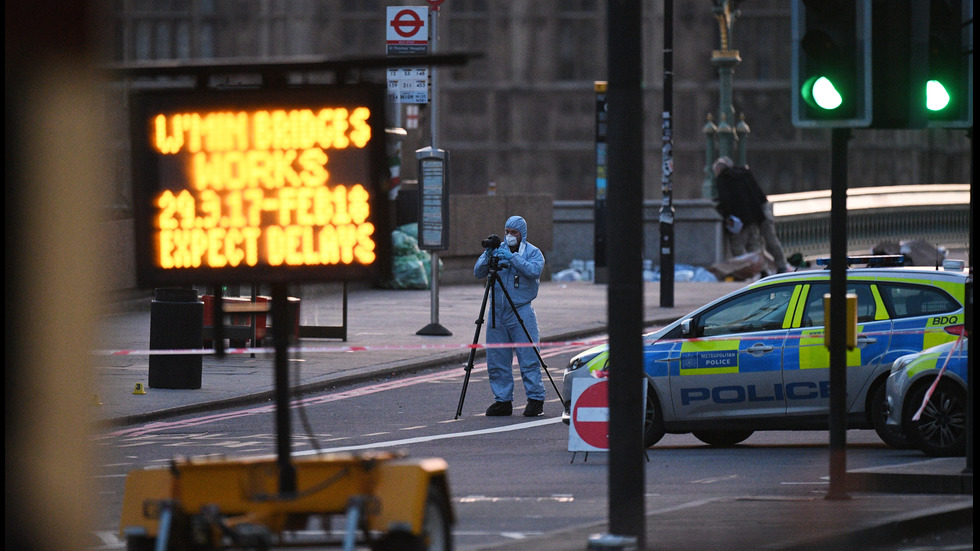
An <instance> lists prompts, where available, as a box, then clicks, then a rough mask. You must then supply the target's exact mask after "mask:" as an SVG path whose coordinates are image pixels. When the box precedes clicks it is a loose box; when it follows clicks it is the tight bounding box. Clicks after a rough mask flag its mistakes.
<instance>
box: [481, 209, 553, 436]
mask: <svg viewBox="0 0 980 551" xmlns="http://www.w3.org/2000/svg"><path fill="white" fill-rule="evenodd" d="M504 233H505V236H504V242H503V243H501V244H500V247H498V248H496V249H487V250H485V251H483V254H481V255H480V257H479V258H478V259H477V260H476V265H475V266H474V267H473V274H474V275H475V276H476V277H478V278H484V277H487V275H489V274H490V270H491V267H492V266H493V265H496V267H497V272H496V274H497V276H498V278H497V281H498V282H499V283H498V284H495V285H494V286H493V312H492V313H491V314H490V315H491V318H490V319H491V320H493V323H487V344H499V343H513V344H523V345H525V346H518V347H514V348H506V347H491V348H488V349H487V373H488V374H489V376H490V389H491V390H492V391H493V397H494V402H493V404H491V405H490V407H489V408H487V415H488V416H504V415H510V414H511V413H512V412H513V405H512V404H513V401H514V373H513V371H512V370H511V364H512V362H513V360H514V354H515V353H516V354H517V362H518V364H520V366H521V379H523V381H524V393H525V394H526V395H527V406H526V407H525V408H524V416H525V417H536V416H538V415H542V414H543V413H544V384H542V382H541V361H540V359H539V358H538V354H537V350H536V348H534V347H533V346H537V343H538V321H537V318H536V317H535V315H534V308H533V307H532V306H531V301H533V300H534V299H535V298H536V297H537V296H538V284H539V283H540V278H541V271H542V270H543V269H544V255H543V254H541V250H540V249H538V248H537V247H535V246H534V245H532V244H530V243H528V242H527V222H525V221H524V219H523V218H521V217H520V216H511V217H510V218H508V219H507V222H506V223H505V224H504ZM494 258H496V259H497V260H496V261H494V260H493V259H494ZM504 289H506V291H507V294H508V295H510V298H511V301H513V303H514V306H513V308H512V307H511V304H510V302H508V301H507V297H505V296H504V293H503V290H504ZM515 309H516V312H515V311H514V310H515ZM518 316H520V317H519V318H518ZM521 321H523V322H524V327H521ZM525 328H526V329H527V333H525V332H524V329H525ZM527 345H533V346H527Z"/></svg>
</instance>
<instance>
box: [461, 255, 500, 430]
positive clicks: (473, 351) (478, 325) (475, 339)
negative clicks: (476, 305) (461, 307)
mask: <svg viewBox="0 0 980 551" xmlns="http://www.w3.org/2000/svg"><path fill="white" fill-rule="evenodd" d="M495 275H496V274H494V273H492V272H491V273H490V275H489V276H488V277H487V287H486V289H485V290H484V291H483V303H482V304H481V305H480V317H479V318H477V320H476V332H475V333H474V334H473V347H472V348H470V357H469V359H468V360H467V361H466V368H465V369H466V375H465V376H464V377H463V389H462V390H461V391H460V393H459V404H458V405H457V406H456V417H454V418H453V419H459V416H460V414H462V413H463V400H464V399H465V398H466V387H467V386H469V384H470V372H471V371H473V361H474V360H475V359H476V345H477V344H479V342H480V328H481V327H482V326H483V316H484V314H486V311H487V297H488V296H489V295H490V290H491V289H493V281H494V276H495Z"/></svg>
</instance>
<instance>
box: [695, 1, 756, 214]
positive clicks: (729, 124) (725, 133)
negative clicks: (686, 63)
mask: <svg viewBox="0 0 980 551" xmlns="http://www.w3.org/2000/svg"><path fill="white" fill-rule="evenodd" d="M712 2H713V3H714V7H712V9H711V11H712V13H713V14H714V16H715V19H717V20H718V30H719V36H720V39H721V40H720V42H721V44H720V45H719V49H717V50H714V51H713V52H711V64H712V65H714V66H715V67H717V68H718V124H717V125H715V124H714V123H713V122H712V116H711V114H710V113H709V114H708V116H707V123H706V124H705V126H704V128H703V132H704V134H705V140H706V142H707V143H706V152H707V155H706V163H705V166H704V183H703V185H702V188H701V196H702V197H703V198H705V199H715V198H717V197H718V192H717V190H716V189H715V175H714V172H713V171H712V170H711V164H712V162H714V160H715V159H716V158H718V157H723V156H727V157H732V158H735V159H737V162H738V163H739V164H745V162H746V161H745V159H746V151H745V145H744V142H743V141H742V140H741V139H740V138H744V137H745V136H746V135H747V134H748V133H749V127H748V124H746V123H745V117H744V115H743V116H742V117H741V120H740V121H739V122H738V123H737V124H736V123H735V107H734V106H733V105H732V81H733V79H734V74H735V66H736V65H738V64H739V63H740V62H741V61H742V58H741V57H739V55H738V50H736V49H734V48H732V28H733V27H734V25H735V20H736V19H737V18H738V16H739V12H738V10H736V9H734V4H735V0H712Z"/></svg>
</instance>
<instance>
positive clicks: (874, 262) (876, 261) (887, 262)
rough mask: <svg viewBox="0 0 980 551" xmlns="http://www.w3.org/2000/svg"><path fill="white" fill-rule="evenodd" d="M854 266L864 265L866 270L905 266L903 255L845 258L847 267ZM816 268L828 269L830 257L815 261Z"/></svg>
mask: <svg viewBox="0 0 980 551" xmlns="http://www.w3.org/2000/svg"><path fill="white" fill-rule="evenodd" d="M855 264H865V265H866V266H867V267H868V268H884V267H888V266H904V265H905V255H904V254H872V255H866V256H848V257H847V267H848V268H850V267H851V266H853V265H855ZM817 266H827V267H828V268H829V267H830V257H821V258H818V259H817Z"/></svg>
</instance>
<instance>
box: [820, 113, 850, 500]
mask: <svg viewBox="0 0 980 551" xmlns="http://www.w3.org/2000/svg"><path fill="white" fill-rule="evenodd" d="M850 137H851V131H850V129H848V128H834V129H833V130H831V160H830V328H829V329H830V487H829V489H828V491H827V499H849V496H848V495H847V484H846V480H845V479H846V476H847V350H846V349H845V347H846V334H847V325H846V324H847V312H846V308H847V302H846V298H845V296H844V295H845V293H847V141H848V140H849V139H850ZM826 329H827V328H825V330H826Z"/></svg>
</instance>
